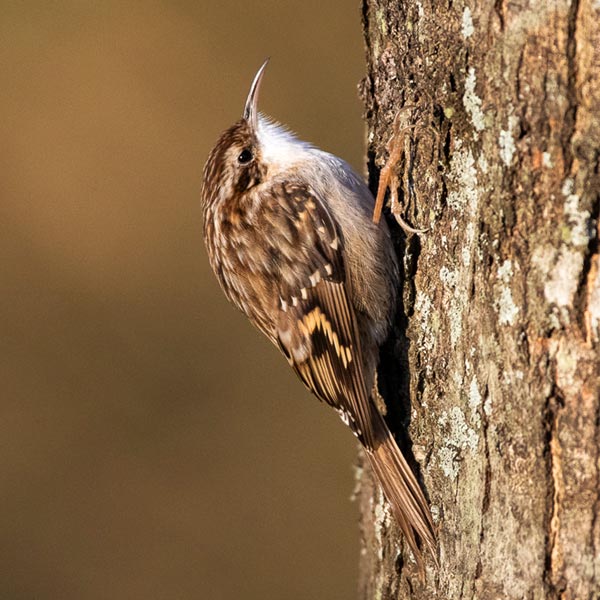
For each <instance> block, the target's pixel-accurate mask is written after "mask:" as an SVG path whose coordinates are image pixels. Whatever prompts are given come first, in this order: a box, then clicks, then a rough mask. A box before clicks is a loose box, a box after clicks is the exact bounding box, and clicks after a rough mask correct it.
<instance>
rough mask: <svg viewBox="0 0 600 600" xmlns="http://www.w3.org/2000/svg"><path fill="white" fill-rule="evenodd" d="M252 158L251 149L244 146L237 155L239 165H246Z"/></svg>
mask: <svg viewBox="0 0 600 600" xmlns="http://www.w3.org/2000/svg"><path fill="white" fill-rule="evenodd" d="M253 158H254V155H253V154H252V150H250V149H249V148H244V149H243V150H242V151H241V152H240V155H239V156H238V162H239V163H240V165H247V164H248V163H249V162H250V161H251V160H252V159H253Z"/></svg>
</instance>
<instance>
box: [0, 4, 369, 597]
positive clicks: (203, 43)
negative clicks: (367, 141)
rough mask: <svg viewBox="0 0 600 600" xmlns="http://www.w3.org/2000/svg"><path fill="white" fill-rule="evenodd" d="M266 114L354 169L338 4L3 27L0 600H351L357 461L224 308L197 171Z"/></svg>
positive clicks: (353, 8) (77, 10)
mask: <svg viewBox="0 0 600 600" xmlns="http://www.w3.org/2000/svg"><path fill="white" fill-rule="evenodd" d="M265 56H271V57H272V61H271V64H270V66H269V70H268V72H267V77H266V79H265V82H264V86H263V90H262V92H263V93H262V100H261V106H262V108H263V110H264V111H265V112H267V113H269V114H271V115H272V116H274V117H275V118H277V119H279V120H281V121H283V122H285V123H287V124H288V125H289V126H291V127H292V128H293V129H295V130H297V131H298V132H300V133H301V134H302V137H304V138H306V139H309V140H311V141H313V142H315V143H316V144H317V145H319V146H321V147H323V148H326V149H328V150H331V151H333V152H335V153H337V154H340V155H342V156H344V157H345V158H347V159H348V160H349V161H350V162H351V163H353V164H354V165H355V166H356V167H357V168H359V169H361V165H362V147H363V144H362V124H361V119H360V113H361V108H360V104H359V101H358V99H357V93H356V84H357V82H358V80H359V79H360V77H361V76H362V73H363V50H362V39H361V31H360V10H359V6H358V3H357V2H355V1H354V0H353V1H350V2H344V1H342V0H339V1H337V2H316V1H306V2H301V3H300V2H298V3H293V4H292V3H279V2H232V1H226V2H219V3H207V2H198V1H196V2H185V1H179V2H177V1H171V2H163V3H161V2H107V1H105V2H102V3H91V2H90V3H88V2H81V1H79V0H75V1H71V2H69V1H63V2H59V3H50V2H41V1H39V2H22V3H8V2H3V3H2V17H1V18H0V61H1V68H0V115H1V118H0V139H1V141H2V143H1V144H0V250H1V252H2V256H1V260H0V286H1V288H0V291H1V295H0V344H1V347H0V348H1V354H0V357H1V358H0V376H1V381H2V400H1V402H0V410H1V416H0V444H1V452H0V478H1V480H0V498H1V504H0V544H1V546H0V548H1V554H0V557H1V561H0V598H2V599H3V600H17V599H28V600H29V599H34V598H35V599H36V600H46V599H59V598H60V599H71V598H73V599H85V600H87V599H96V598H98V599H106V598H119V599H120V598H127V599H136V598H145V599H147V598H165V599H171V598H177V599H187V598H206V599H208V598H210V599H216V600H220V599H224V600H227V599H233V598H236V599H238V598H250V599H252V598H277V599H279V598H284V599H295V598H298V599H305V598H320V599H329V598H331V599H340V598H352V597H354V595H355V582H356V564H357V559H358V539H357V538H358V534H357V528H356V519H357V508H356V506H355V505H353V504H352V503H351V502H350V501H349V497H350V494H351V490H352V486H353V475H352V469H351V464H352V461H353V460H354V455H355V443H354V441H353V439H354V438H353V437H352V436H351V435H350V434H349V432H348V431H346V430H345V429H344V428H343V426H342V425H341V424H340V423H339V422H338V419H337V417H336V416H335V415H334V414H333V413H332V412H330V411H329V410H326V409H325V408H324V407H322V406H319V405H318V403H317V401H316V400H315V399H313V398H312V397H310V396H309V394H308V393H307V392H305V391H304V389H303V387H302V386H301V384H300V383H299V382H297V381H296V379H295V377H294V376H293V374H292V373H291V371H289V368H288V367H287V364H286V363H285V361H284V360H283V359H282V358H280V356H279V355H278V353H277V352H276V351H275V350H274V349H273V348H271V347H270V346H269V344H268V342H266V341H264V340H263V339H262V338H260V337H259V336H258V334H257V333H256V332H255V331H254V330H253V329H252V328H251V327H250V326H249V325H248V324H247V323H246V321H245V319H244V318H242V317H241V316H240V315H238V314H237V313H236V312H235V311H234V310H233V309H232V308H231V307H230V306H229V305H228V304H227V303H226V301H225V299H224V297H223V296H222V294H221V292H220V290H219V289H218V287H217V285H216V283H215V281H214V279H213V276H212V274H211V273H209V270H208V267H207V261H206V256H205V253H204V248H203V245H202V238H201V215H200V206H199V189H200V183H201V169H202V165H203V163H204V160H205V158H206V156H207V153H208V151H209V149H210V147H211V145H212V144H213V143H214V141H215V140H216V137H217V136H218V134H219V133H220V131H221V130H222V129H224V128H225V127H226V126H229V125H230V124H231V123H232V122H233V121H234V120H236V119H237V118H238V116H239V115H240V113H241V110H242V107H243V103H244V100H245V97H246V93H247V91H248V86H249V84H250V82H251V80H252V77H253V75H254V73H255V71H256V69H257V68H258V66H259V65H260V64H261V62H262V61H263V59H264V58H265Z"/></svg>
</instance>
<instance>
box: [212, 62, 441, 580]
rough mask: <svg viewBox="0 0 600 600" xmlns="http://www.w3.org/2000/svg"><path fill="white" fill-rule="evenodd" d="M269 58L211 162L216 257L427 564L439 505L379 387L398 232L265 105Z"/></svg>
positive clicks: (229, 285) (228, 291)
mask: <svg viewBox="0 0 600 600" xmlns="http://www.w3.org/2000/svg"><path fill="white" fill-rule="evenodd" d="M268 62H269V59H267V60H266V61H265V62H264V63H263V64H262V66H261V67H260V69H259V70H258V72H257V73H256V75H255V77H254V79H253V81H252V84H251V86H250V91H249V93H248V96H247V99H246V103H245V105H244V110H243V113H242V117H241V118H240V119H239V120H238V121H237V122H235V123H234V124H233V125H232V126H231V127H229V128H228V129H227V130H225V131H224V132H223V133H222V134H221V136H220V137H219V139H218V140H217V142H216V144H215V145H214V147H213V148H212V150H211V151H210V153H209V156H208V159H207V161H206V164H205V166H204V170H203V183H202V191H201V204H202V213H203V221H204V228H203V233H204V242H205V245H206V250H207V255H208V259H209V263H210V266H211V268H212V270H213V271H214V273H215V275H216V277H217V279H218V281H219V283H220V286H221V288H222V289H223V292H224V293H225V296H226V297H227V298H228V300H229V301H230V302H231V303H232V304H233V305H234V306H236V307H237V308H238V309H239V310H240V311H241V312H242V313H244V314H245V315H246V316H247V317H248V319H249V320H250V321H251V323H252V324H253V325H254V326H256V328H257V329H258V330H259V331H260V332H262V333H263V334H264V335H265V336H266V337H267V338H268V339H269V340H270V341H271V342H272V343H273V344H274V345H275V346H276V347H277V348H279V350H280V351H281V353H282V354H283V355H284V356H285V358H286V359H287V361H288V363H289V365H290V366H291V368H292V369H293V370H294V371H295V373H296V375H297V376H298V377H299V378H300V380H301V381H302V382H303V383H304V384H305V385H306V387H307V388H308V389H309V390H310V391H311V392H312V393H313V394H314V395H315V396H316V397H317V398H318V399H319V400H321V401H322V402H324V403H326V404H328V405H330V406H331V407H332V408H333V409H334V410H336V411H337V412H338V414H339V416H340V417H341V419H342V421H343V422H344V423H345V424H346V425H347V426H348V427H349V428H350V429H351V430H352V432H353V433H354V435H355V436H356V437H357V438H358V440H359V441H360V443H361V444H362V446H363V448H364V452H365V455H366V457H367V459H368V462H369V464H370V465H371V467H372V469H373V471H374V473H375V475H376V477H377V480H378V481H379V484H380V485H381V488H382V490H383V493H384V496H385V498H386V499H387V502H388V503H389V505H390V507H391V512H392V514H393V515H394V518H395V520H396V522H397V524H398V526H399V528H400V530H401V531H402V533H403V535H404V537H405V539H406V541H407V543H408V546H409V547H410V549H411V550H412V552H413V555H414V557H415V560H416V562H417V564H418V565H419V567H420V569H423V564H424V562H423V560H424V559H423V552H422V550H421V548H420V545H419V540H420V542H421V545H423V546H424V547H425V548H426V549H427V550H428V551H429V553H430V554H431V556H432V557H433V558H434V559H435V560H436V562H437V558H436V548H437V540H436V530H435V526H434V524H433V520H432V517H431V511H430V508H429V504H428V502H427V500H426V498H425V496H424V494H423V491H422V490H421V488H420V486H419V483H418V481H417V479H416V477H415V475H414V473H413V472H412V470H411V468H410V467H409V465H408V463H407V461H406V459H405V457H404V456H403V454H402V452H401V450H400V449H399V447H398V445H397V443H396V441H395V439H394V436H393V434H392V433H391V431H390V429H389V427H388V426H387V424H386V421H385V419H384V418H383V416H382V415H381V413H380V412H379V410H378V408H377V405H376V402H375V393H376V392H375V391H374V389H373V388H374V385H376V384H375V382H376V370H377V366H378V363H379V348H380V346H381V344H382V343H383V342H384V341H385V340H386V338H387V336H388V334H389V332H390V330H391V325H392V320H393V316H394V313H395V310H396V305H397V297H398V288H399V283H400V274H399V267H398V260H397V257H396V253H395V250H394V247H393V243H392V240H391V236H390V232H389V229H388V227H387V225H386V223H385V222H384V221H382V222H380V223H374V222H373V220H372V218H371V216H372V214H373V209H374V204H375V201H374V199H373V195H372V194H371V192H370V190H369V188H368V187H367V185H366V184H365V182H364V181H363V180H362V178H361V177H360V176H359V175H358V174H357V173H356V172H355V171H354V170H353V169H352V167H350V165H349V164H348V163H347V162H345V161H344V160H342V159H341V158H338V157H337V156H334V155H333V154H330V153H328V152H325V151H323V150H320V149H319V148H317V147H315V146H314V145H312V144H310V143H308V142H305V141H302V140H300V139H299V138H298V137H297V136H296V135H295V134H293V133H292V132H291V131H290V130H289V129H288V128H286V127H285V126H282V125H280V124H279V123H277V122H276V121H274V120H272V119H270V118H268V117H266V116H264V115H263V114H261V113H259V112H258V97H259V90H260V87H261V82H262V80H263V76H264V73H265V69H266V67H267V64H268Z"/></svg>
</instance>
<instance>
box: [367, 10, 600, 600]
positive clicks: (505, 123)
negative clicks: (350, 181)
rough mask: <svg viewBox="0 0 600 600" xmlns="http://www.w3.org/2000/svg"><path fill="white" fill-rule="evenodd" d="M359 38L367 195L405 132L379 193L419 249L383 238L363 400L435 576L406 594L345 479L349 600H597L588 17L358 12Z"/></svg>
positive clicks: (598, 269) (598, 110) (381, 518)
mask: <svg viewBox="0 0 600 600" xmlns="http://www.w3.org/2000/svg"><path fill="white" fill-rule="evenodd" d="M363 21H364V32H365V39H366V43H367V63H368V71H367V72H368V75H367V77H366V79H365V81H364V82H363V85H362V95H363V99H364V102H365V106H366V117H367V121H368V127H369V135H368V144H369V145H368V152H369V164H370V171H371V179H372V181H371V183H372V184H373V185H375V184H376V182H377V173H378V170H379V168H381V166H382V165H383V164H384V162H385V160H386V158H387V156H388V154H389V148H387V147H386V143H387V141H388V140H389V139H390V137H391V135H392V131H393V128H394V123H396V128H399V129H402V128H403V127H405V126H409V125H414V126H415V127H414V128H413V129H411V130H409V131H407V132H406V135H405V136H404V153H403V156H402V158H401V160H400V161H399V163H398V164H397V173H398V178H399V183H398V186H397V187H398V189H399V195H400V199H401V200H402V202H403V204H404V207H405V212H404V215H405V217H406V218H407V219H408V220H409V221H411V222H412V223H413V224H414V225H416V226H423V227H430V230H429V231H428V232H427V233H426V234H425V235H421V236H414V235H412V236H408V237H406V236H405V235H404V234H403V233H402V232H401V231H400V230H399V229H398V228H396V237H397V239H398V250H399V252H400V253H401V254H402V256H403V266H404V274H405V282H404V284H403V290H402V297H403V306H402V307H401V309H400V312H399V315H398V327H397V331H396V339H395V340H393V341H391V342H390V343H389V344H388V346H387V347H386V349H385V350H384V361H383V364H382V367H381V372H380V381H381V387H382V393H383V395H384V397H385V398H386V402H387V405H388V418H389V420H390V422H391V423H392V425H393V427H394V429H395V431H396V432H397V434H398V435H399V436H400V438H402V437H404V438H405V439H404V440H402V439H401V441H402V442H404V448H405V449H406V451H407V452H408V453H409V454H410V455H411V457H412V459H413V464H414V465H415V468H416V469H417V470H418V472H419V473H420V476H421V479H422V482H423V485H424V489H425V490H426V492H427V495H428V497H429V498H430V500H431V505H432V511H433V514H434V518H435V519H436V522H437V524H438V527H439V544H440V568H439V569H437V568H436V567H435V566H434V563H433V561H431V560H429V561H428V567H427V573H426V578H425V580H424V581H421V580H420V579H419V577H418V572H417V570H416V568H415V563H414V560H413V558H412V557H411V555H410V553H409V552H408V551H407V550H406V548H405V547H404V546H403V544H402V542H401V541H400V540H399V536H398V534H397V531H396V529H395V527H394V525H393V522H392V519H391V516H390V515H389V512H388V511H387V509H386V507H385V504H384V503H383V502H382V498H381V494H380V492H379V491H378V489H377V488H376V487H374V486H373V482H372V479H371V476H370V474H369V472H368V470H367V469H364V470H363V471H362V472H361V475H360V477H361V491H360V494H359V498H360V504H361V511H362V534H363V549H362V554H361V584H360V594H361V597H362V598H368V599H369V600H370V599H374V598H377V599H386V598H411V599H425V598H427V599H431V598H448V599H454V598H482V599H486V600H487V599H494V598H502V599H504V598H511V599H512V598H514V599H521V598H532V599H538V598H561V599H571V598H572V599H587V598H589V599H591V598H598V597H600V520H599V519H598V516H599V515H600V501H599V491H600V464H599V459H600V450H599V444H600V411H599V395H600V382H599V368H600V363H599V354H600V346H599V337H600V255H599V245H598V238H599V232H598V220H599V212H600V174H599V161H600V26H599V25H598V23H600V3H599V2H598V1H597V0H594V1H592V0H572V1H570V2H569V1H566V0H557V1H556V2H553V3H547V2H545V1H539V0H538V1H536V0H522V1H521V2H519V3H513V2H506V1H505V0H486V1H482V2H478V3H472V5H467V4H464V3H452V2H448V3H436V2H427V1H425V0H421V1H419V0H401V1H400V2H389V1H387V0H364V5H363ZM388 219H389V215H388ZM409 440H410V441H409Z"/></svg>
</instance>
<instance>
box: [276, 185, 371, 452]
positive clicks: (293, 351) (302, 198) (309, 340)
mask: <svg viewBox="0 0 600 600" xmlns="http://www.w3.org/2000/svg"><path fill="white" fill-rule="evenodd" d="M273 197H276V198H277V201H278V204H279V207H278V211H277V212H278V215H279V217H280V218H281V217H283V216H285V219H286V220H287V223H288V225H289V223H290V222H291V223H292V224H293V228H294V229H296V231H294V235H295V237H296V244H295V246H294V255H293V257H290V260H289V261H288V260H286V259H285V257H280V258H279V261H278V262H279V265H280V267H279V268H280V273H279V282H280V284H279V304H278V309H279V312H278V315H277V320H276V323H275V325H276V329H275V330H276V337H277V340H276V341H277V343H278V345H279V347H280V348H281V350H282V351H283V353H284V354H285V355H286V357H287V358H288V361H289V362H290V364H291V366H292V367H293V369H294V370H295V371H296V373H297V374H298V375H299V377H300V378H301V379H302V381H303V382H304V383H305V384H306V386H307V387H308V388H309V389H310V390H311V391H312V392H313V393H314V394H315V395H316V396H318V397H319V398H320V399H322V400H323V401H325V402H327V403H328V404H330V405H331V406H332V407H334V408H335V409H336V410H337V411H338V412H339V414H340V416H341V417H342V419H343V420H344V421H345V422H346V423H347V424H348V425H349V426H350V427H351V428H352V430H353V431H354V433H355V434H356V435H357V436H358V438H359V439H360V440H361V442H362V443H363V444H364V445H365V446H366V447H367V448H373V447H374V442H375V432H374V431H373V417H372V413H371V411H372V410H373V407H372V406H371V401H370V399H369V392H368V390H367V389H366V385H365V377H364V373H363V362H362V355H361V348H360V333H359V329H358V324H357V319H356V314H355V311H354V307H353V305H352V302H351V300H350V289H349V286H350V282H349V281H348V280H347V278H346V271H345V266H344V251H343V240H342V238H341V233H340V231H339V230H338V228H337V227H336V225H335V222H334V220H333V219H332V218H331V215H330V214H329V211H328V210H327V208H326V206H325V204H324V203H323V202H322V201H321V200H320V199H319V198H318V197H317V195H316V194H315V193H314V192H312V191H311V190H310V189H309V188H308V187H307V186H305V185H301V184H294V183H283V184H281V185H280V186H279V188H278V189H277V190H276V192H275V193H274V194H273ZM278 220H279V219H278ZM280 247H281V246H280Z"/></svg>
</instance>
